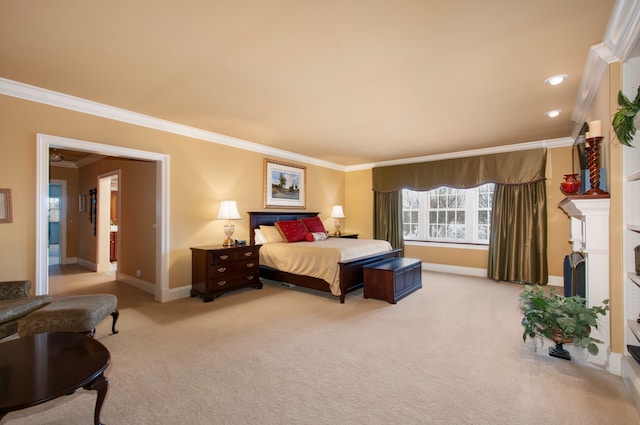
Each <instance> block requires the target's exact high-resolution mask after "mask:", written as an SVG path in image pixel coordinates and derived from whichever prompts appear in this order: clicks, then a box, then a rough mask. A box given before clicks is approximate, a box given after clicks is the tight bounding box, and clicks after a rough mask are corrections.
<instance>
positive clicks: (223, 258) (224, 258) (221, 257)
mask: <svg viewBox="0 0 640 425" xmlns="http://www.w3.org/2000/svg"><path fill="white" fill-rule="evenodd" d="M227 258H229V256H228V255H221V256H220V259H221V260H226V259H227Z"/></svg>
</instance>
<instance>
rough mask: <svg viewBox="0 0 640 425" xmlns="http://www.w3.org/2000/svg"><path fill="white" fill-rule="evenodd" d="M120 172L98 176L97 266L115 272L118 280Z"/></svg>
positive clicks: (99, 269)
mask: <svg viewBox="0 0 640 425" xmlns="http://www.w3.org/2000/svg"><path fill="white" fill-rule="evenodd" d="M119 185H120V170H118V171H115V172H110V173H106V174H101V175H100V176H98V211H97V214H98V230H97V235H96V238H97V244H98V247H97V252H98V266H97V269H98V271H99V272H101V271H105V272H106V271H115V272H116V280H117V279H118V273H117V270H118V256H119V253H118V247H119V245H120V244H119V243H118V240H119V236H120V232H119V227H118V224H119V221H120V220H119V217H120V210H119V202H118V190H119Z"/></svg>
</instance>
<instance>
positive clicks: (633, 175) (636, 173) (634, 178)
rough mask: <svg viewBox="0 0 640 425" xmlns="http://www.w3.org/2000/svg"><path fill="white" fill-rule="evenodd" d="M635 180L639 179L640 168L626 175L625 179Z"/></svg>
mask: <svg viewBox="0 0 640 425" xmlns="http://www.w3.org/2000/svg"><path fill="white" fill-rule="evenodd" d="M636 180H640V170H638V171H635V172H633V173H631V174H629V175H628V176H627V181H630V182H632V181H636Z"/></svg>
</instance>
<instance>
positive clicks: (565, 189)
mask: <svg viewBox="0 0 640 425" xmlns="http://www.w3.org/2000/svg"><path fill="white" fill-rule="evenodd" d="M560 190H561V191H562V193H564V194H565V195H575V194H577V193H578V192H579V191H580V180H578V175H577V174H565V175H564V181H563V182H562V183H560Z"/></svg>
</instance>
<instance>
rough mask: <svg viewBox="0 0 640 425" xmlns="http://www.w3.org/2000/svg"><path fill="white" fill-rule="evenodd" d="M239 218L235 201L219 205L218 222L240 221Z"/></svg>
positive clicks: (223, 202)
mask: <svg viewBox="0 0 640 425" xmlns="http://www.w3.org/2000/svg"><path fill="white" fill-rule="evenodd" d="M241 218H242V217H240V213H239V212H238V205H237V204H236V201H222V202H221V203H220V212H219V213H218V220H240V219H241Z"/></svg>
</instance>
